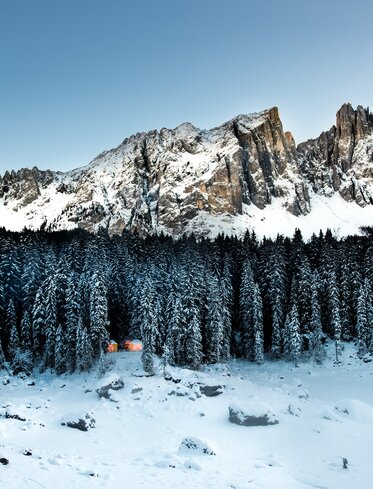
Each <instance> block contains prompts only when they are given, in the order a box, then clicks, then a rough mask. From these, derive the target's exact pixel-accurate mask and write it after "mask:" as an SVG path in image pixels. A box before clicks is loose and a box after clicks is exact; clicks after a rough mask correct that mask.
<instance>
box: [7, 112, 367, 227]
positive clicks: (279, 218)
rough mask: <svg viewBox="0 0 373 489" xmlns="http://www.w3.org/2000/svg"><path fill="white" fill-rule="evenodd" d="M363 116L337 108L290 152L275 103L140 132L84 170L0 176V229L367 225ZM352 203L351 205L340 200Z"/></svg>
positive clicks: (291, 146)
mask: <svg viewBox="0 0 373 489" xmlns="http://www.w3.org/2000/svg"><path fill="white" fill-rule="evenodd" d="M372 158H373V116H372V114H370V113H369V111H368V110H364V109H363V108H362V107H358V108H357V110H356V111H355V110H354V109H353V108H352V107H351V106H350V105H348V104H347V105H344V106H343V107H342V108H341V109H340V111H339V112H338V114H337V124H336V126H335V127H334V126H333V128H332V129H331V130H330V131H328V132H326V133H323V134H322V135H321V136H320V138H318V139H315V140H310V141H307V142H306V143H303V144H301V145H299V146H298V148H296V146H295V143H294V140H293V138H292V136H291V134H290V133H288V132H284V131H283V127H282V123H281V120H280V117H279V113H278V110H277V108H276V107H274V108H272V109H270V110H266V111H263V112H260V113H257V114H251V115H240V116H237V117H235V118H234V119H232V120H231V121H228V122H227V123H225V124H223V125H222V126H219V127H217V128H214V129H211V130H201V129H198V128H196V127H194V126H193V125H192V124H189V123H185V124H182V125H181V126H179V127H177V128H176V129H173V130H171V129H161V130H160V131H151V132H149V133H138V134H136V135H134V136H131V137H130V138H127V139H125V140H124V141H123V143H122V144H120V145H119V146H118V147H117V148H115V149H113V150H110V151H106V152H104V153H102V154H101V155H99V156H98V157H97V158H96V159H95V160H93V161H92V162H91V163H90V164H89V165H87V166H86V167H83V168H79V169H77V170H74V171H71V172H67V173H60V172H51V171H40V170H38V169H37V168H33V169H31V170H29V169H24V170H20V171H19V172H11V173H9V172H6V173H5V175H4V176H3V177H2V178H1V179H0V225H2V226H5V227H6V228H7V229H10V230H21V229H22V228H24V227H27V228H30V229H39V228H40V227H43V228H46V229H50V230H59V229H72V228H75V227H81V228H84V229H87V230H89V231H96V230H97V229H98V228H100V227H105V228H108V230H109V232H110V233H121V232H122V230H123V229H125V228H126V229H130V230H136V231H138V232H139V233H141V234H148V233H154V232H160V231H163V232H165V233H167V234H171V235H173V236H179V235H181V234H183V233H185V232H187V233H191V232H194V233H196V234H198V235H202V234H204V235H209V236H214V235H216V234H217V233H219V232H221V231H224V232H226V233H228V234H242V233H244V232H245V230H246V229H255V230H256V231H257V233H258V234H259V235H261V234H263V233H265V234H267V235H269V234H270V235H275V234H277V233H278V232H282V233H286V234H291V233H292V232H293V230H294V228H295V227H300V228H302V229H303V230H304V231H305V234H306V235H309V234H311V233H312V232H318V231H319V229H325V228H326V227H331V228H333V229H338V230H339V233H340V234H348V233H350V232H351V230H352V231H353V232H356V231H358V227H359V225H371V224H372V223H373V205H372V203H373V173H372V165H373V161H372ZM350 202H352V205H351V204H350Z"/></svg>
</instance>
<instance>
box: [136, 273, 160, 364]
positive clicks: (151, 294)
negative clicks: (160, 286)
mask: <svg viewBox="0 0 373 489" xmlns="http://www.w3.org/2000/svg"><path fill="white" fill-rule="evenodd" d="M155 294H156V291H155V288H154V283H153V282H152V281H151V280H150V277H149V276H148V275H147V274H146V272H145V274H144V277H143V282H142V290H141V295H140V307H141V308H140V309H139V310H138V311H137V314H138V315H139V319H140V324H141V338H142V342H143V352H142V356H141V359H142V363H143V367H144V370H145V372H148V373H153V372H154V360H153V355H154V353H155V343H156V337H157V335H158V316H157V312H158V310H157V307H156V301H155Z"/></svg>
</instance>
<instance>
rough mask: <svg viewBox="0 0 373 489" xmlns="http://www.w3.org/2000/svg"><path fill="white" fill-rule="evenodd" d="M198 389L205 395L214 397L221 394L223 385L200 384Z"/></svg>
mask: <svg viewBox="0 0 373 489" xmlns="http://www.w3.org/2000/svg"><path fill="white" fill-rule="evenodd" d="M199 390H200V391H201V394H204V395H205V396H206V397H216V396H219V395H220V394H223V387H222V386H221V385H201V386H200V388H199Z"/></svg>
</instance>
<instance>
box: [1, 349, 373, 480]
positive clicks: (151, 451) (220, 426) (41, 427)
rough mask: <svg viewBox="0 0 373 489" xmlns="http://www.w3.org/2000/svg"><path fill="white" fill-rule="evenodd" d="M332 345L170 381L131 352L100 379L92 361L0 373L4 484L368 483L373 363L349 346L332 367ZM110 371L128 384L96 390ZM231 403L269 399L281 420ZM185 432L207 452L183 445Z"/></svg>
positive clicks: (176, 374) (259, 403)
mask: <svg viewBox="0 0 373 489" xmlns="http://www.w3.org/2000/svg"><path fill="white" fill-rule="evenodd" d="M329 354H330V358H329V359H328V360H327V362H326V364H325V365H324V366H314V365H312V363H308V362H304V363H300V366H299V368H294V367H293V366H292V364H290V363H287V362H283V361H278V362H266V363H265V364H264V365H262V366H257V365H255V364H252V363H249V362H246V361H242V360H232V361H231V362H230V363H229V364H228V365H227V366H223V365H218V366H207V367H205V368H204V370H203V371H201V372H193V371H191V370H186V369H178V368H175V369H169V370H170V374H171V375H172V378H173V379H174V380H175V381H179V382H178V383H175V382H174V381H172V380H169V381H166V380H165V379H164V378H163V376H162V371H161V368H160V369H159V371H157V374H156V375H155V376H153V377H145V376H143V375H144V373H143V370H142V367H141V361H140V356H141V354H139V353H118V354H113V358H114V359H115V365H114V367H113V370H112V371H111V372H110V373H108V375H107V376H105V377H104V378H102V379H99V378H98V377H97V374H96V372H95V371H92V372H90V373H87V374H84V373H83V374H73V375H62V376H59V377H56V376H54V375H52V374H49V373H45V374H37V375H36V374H35V379H33V380H34V381H35V385H34V386H29V385H27V384H28V383H30V379H25V380H21V379H17V378H10V379H9V380H10V383H9V384H6V385H4V384H3V382H1V383H0V457H6V458H7V459H9V464H8V465H0V487H1V488H6V489H19V488H21V487H23V488H27V489H28V488H30V489H33V488H45V489H51V488H53V489H60V488H61V489H62V488H64V489H65V488H66V487H68V488H72V489H74V488H79V489H85V488H105V489H106V488H108V489H110V488H117V487H130V488H131V489H137V488H146V489H148V488H149V489H150V488H183V489H186V488H201V489H205V488H214V489H220V488H221V489H223V488H226V489H228V488H235V489H251V488H253V489H259V488H260V489H305V488H325V489H352V488H355V487H356V488H359V489H370V487H371V480H370V478H371V467H372V463H373V454H372V451H371V443H372V440H373V390H372V388H371V387H372V379H373V377H372V375H373V362H372V363H364V362H362V361H361V360H360V359H358V358H357V357H356V354H355V348H354V346H353V345H346V347H345V350H344V351H343V354H342V363H341V364H340V365H334V364H333V359H332V355H333V345H331V346H330V347H329ZM118 377H120V378H122V379H123V381H124V388H123V389H122V390H118V391H110V394H111V400H107V399H99V396H98V395H97V393H96V389H97V387H99V386H102V385H106V384H107V383H108V382H111V381H113V380H114V379H115V378H118ZM4 378H5V374H1V375H0V381H2V380H3V379H4ZM200 385H209V386H215V385H221V386H223V393H222V394H221V395H217V396H215V397H206V396H205V395H202V394H201V392H200ZM113 400H114V401H116V402H113ZM232 404H237V405H238V406H241V407H242V408H245V409H252V410H255V409H257V414H258V413H259V411H261V410H263V409H264V408H266V409H269V410H270V411H271V412H273V413H274V414H275V415H276V417H277V418H278V420H279V424H277V425H273V426H265V427H246V426H237V425H234V424H231V423H229V421H228V407H229V406H230V405H232ZM82 411H83V412H90V413H92V416H93V418H94V419H95V420H96V423H95V427H94V428H92V429H88V431H86V432H82V431H79V430H76V429H71V428H68V427H66V426H62V425H61V420H62V418H65V419H68V417H69V413H71V412H72V413H76V412H82ZM6 413H8V414H12V415H14V414H17V415H19V416H20V417H22V418H26V421H20V420H17V419H13V418H6V417H5V414H6ZM259 414H260V413H259ZM185 438H187V439H188V440H190V439H192V440H193V441H194V442H196V444H197V445H198V444H200V446H202V447H205V448H206V447H207V448H209V449H211V451H212V452H213V453H214V454H211V453H203V451H199V450H193V449H192V450H188V448H186V447H185V446H182V447H181V444H182V441H183V440H184V439H185ZM25 450H29V451H30V452H31V455H26V454H24V451H25ZM207 451H208V452H209V450H207ZM189 452H190V453H189ZM343 458H346V459H347V460H348V468H347V469H343V467H342V459H343Z"/></svg>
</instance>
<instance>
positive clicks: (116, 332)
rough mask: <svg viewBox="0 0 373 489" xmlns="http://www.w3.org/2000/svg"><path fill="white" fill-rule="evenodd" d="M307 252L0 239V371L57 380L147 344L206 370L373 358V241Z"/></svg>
mask: <svg viewBox="0 0 373 489" xmlns="http://www.w3.org/2000/svg"><path fill="white" fill-rule="evenodd" d="M370 231H371V230H369V229H368V230H367V232H366V234H365V235H364V236H351V237H347V238H345V239H340V240H338V239H336V238H335V237H334V236H333V235H332V233H331V232H330V231H327V232H326V233H325V234H323V233H320V234H319V235H318V236H316V235H313V236H312V238H311V239H310V241H309V242H307V243H305V242H304V240H303V238H302V235H301V233H300V231H299V230H297V231H296V232H295V234H294V236H293V237H292V238H286V237H283V236H281V235H279V236H278V237H277V238H276V239H274V240H272V239H265V238H264V239H263V240H262V241H259V240H258V239H257V237H256V235H255V233H253V232H251V233H250V232H247V233H246V235H245V237H244V238H243V239H242V240H239V239H237V238H235V237H224V236H219V237H218V238H217V239H216V240H214V241H210V240H207V239H200V240H197V239H195V237H193V236H190V237H184V238H181V239H179V240H172V239H171V238H170V237H166V236H163V235H161V236H151V237H147V238H146V239H142V238H141V237H139V236H136V235H134V234H130V233H128V232H124V233H123V234H122V236H112V237H110V236H109V235H108V234H107V233H106V232H104V231H100V232H99V233H98V234H96V235H93V234H89V233H86V232H84V231H82V230H75V231H69V232H67V231H63V232H56V233H47V232H44V231H38V232H32V231H24V232H22V233H11V232H7V231H6V230H4V229H0V368H1V367H3V368H7V369H8V370H9V371H12V372H13V373H17V372H26V373H28V372H30V371H31V369H32V368H33V367H34V366H39V367H40V368H41V369H47V368H52V369H54V371H55V372H56V373H57V374H61V373H64V372H74V371H76V370H78V371H84V370H87V369H89V368H90V367H91V366H92V365H93V364H94V363H95V362H97V361H98V360H100V361H102V362H104V361H105V352H106V350H107V345H108V342H109V340H110V339H115V340H116V341H119V342H120V341H123V340H124V339H126V338H139V339H141V340H142V342H143V353H142V360H143V365H144V369H145V370H146V371H148V372H152V371H153V368H154V356H155V355H162V356H163V361H164V362H165V363H169V364H172V365H183V366H188V367H190V368H193V369H197V368H198V367H199V366H200V365H201V363H205V362H206V363H221V362H226V361H228V359H229V358H230V357H231V356H232V355H233V356H239V357H242V358H245V359H247V360H250V361H255V362H257V363H262V362H263V361H264V358H265V356H266V358H271V359H279V358H286V359H289V360H291V361H294V362H295V363H296V362H297V361H298V359H299V358H300V356H301V355H303V356H304V357H312V358H313V359H314V361H316V362H322V361H323V358H324V356H325V342H326V341H330V340H332V341H334V343H335V351H336V360H337V361H338V355H339V351H340V348H341V346H342V343H343V341H355V342H356V345H357V350H358V353H359V354H360V355H365V354H367V353H372V352H373V309H372V291H371V289H372V284H373V238H372V233H371V232H370Z"/></svg>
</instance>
